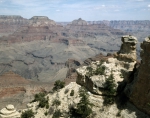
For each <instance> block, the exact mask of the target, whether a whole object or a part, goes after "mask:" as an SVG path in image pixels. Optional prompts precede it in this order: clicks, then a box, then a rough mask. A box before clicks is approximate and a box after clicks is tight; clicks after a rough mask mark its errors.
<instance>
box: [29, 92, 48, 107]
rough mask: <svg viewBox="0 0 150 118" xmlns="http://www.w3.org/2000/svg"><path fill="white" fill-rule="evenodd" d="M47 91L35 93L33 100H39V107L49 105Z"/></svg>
mask: <svg viewBox="0 0 150 118" xmlns="http://www.w3.org/2000/svg"><path fill="white" fill-rule="evenodd" d="M45 95H46V94H45V93H39V94H35V96H34V100H33V101H32V102H36V101H39V107H41V108H44V107H45V106H46V108H47V107H48V106H49V105H48V97H47V98H45Z"/></svg>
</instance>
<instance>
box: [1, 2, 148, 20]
mask: <svg viewBox="0 0 150 118" xmlns="http://www.w3.org/2000/svg"><path fill="white" fill-rule="evenodd" d="M0 15H21V16H22V17H24V18H28V19H30V18H31V17H32V16H48V17H49V18H50V19H52V20H54V21H57V22H60V21H61V22H65V21H72V20H74V19H78V18H82V19H84V20H86V21H99V20H150V0H0Z"/></svg>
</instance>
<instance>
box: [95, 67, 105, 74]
mask: <svg viewBox="0 0 150 118" xmlns="http://www.w3.org/2000/svg"><path fill="white" fill-rule="evenodd" d="M94 74H95V75H104V74H105V67H104V66H100V67H98V68H97V69H96V70H95V71H94Z"/></svg>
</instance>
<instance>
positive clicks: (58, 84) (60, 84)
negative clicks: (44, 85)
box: [53, 80, 65, 91]
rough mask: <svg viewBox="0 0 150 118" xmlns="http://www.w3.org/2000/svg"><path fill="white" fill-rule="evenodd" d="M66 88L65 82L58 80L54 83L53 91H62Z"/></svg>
mask: <svg viewBox="0 0 150 118" xmlns="http://www.w3.org/2000/svg"><path fill="white" fill-rule="evenodd" d="M64 86H65V82H63V81H60V80H57V81H55V83H54V87H53V91H58V90H59V89H62V88H63V87H64Z"/></svg>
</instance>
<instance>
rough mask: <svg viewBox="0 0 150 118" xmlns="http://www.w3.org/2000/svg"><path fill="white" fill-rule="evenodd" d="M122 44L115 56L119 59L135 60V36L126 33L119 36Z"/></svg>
mask: <svg viewBox="0 0 150 118" xmlns="http://www.w3.org/2000/svg"><path fill="white" fill-rule="evenodd" d="M121 40H122V42H123V44H122V45H121V48H120V50H119V51H118V52H117V54H115V57H116V58H117V59H118V60H120V61H125V62H134V61H136V44H137V38H136V37H134V36H131V35H126V36H123V37H122V38H121Z"/></svg>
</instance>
